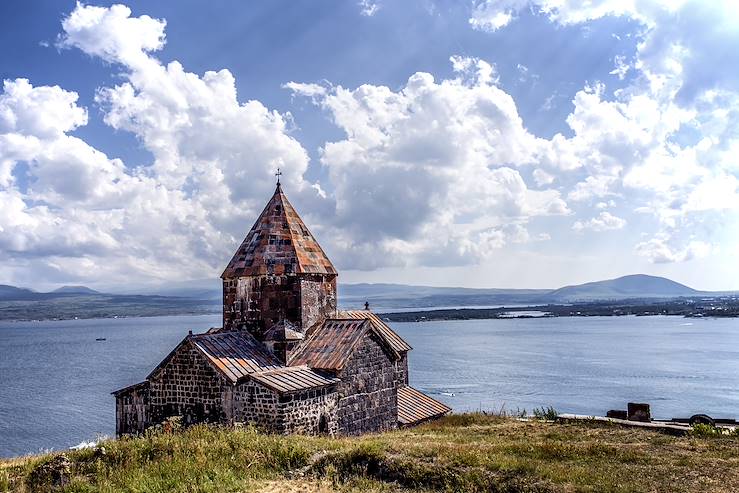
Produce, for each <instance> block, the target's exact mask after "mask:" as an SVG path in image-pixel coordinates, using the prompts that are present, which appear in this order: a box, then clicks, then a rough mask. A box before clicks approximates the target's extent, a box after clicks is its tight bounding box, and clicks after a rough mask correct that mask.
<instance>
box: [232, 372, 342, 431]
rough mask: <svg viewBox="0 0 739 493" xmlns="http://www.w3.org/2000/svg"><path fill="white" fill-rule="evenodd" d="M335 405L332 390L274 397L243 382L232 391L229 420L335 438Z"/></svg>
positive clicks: (268, 392) (269, 429)
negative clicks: (231, 416)
mask: <svg viewBox="0 0 739 493" xmlns="http://www.w3.org/2000/svg"><path fill="white" fill-rule="evenodd" d="M337 402H338V395H337V394H336V392H335V391H334V389H333V388H332V387H324V388H320V389H311V390H305V391H302V392H294V393H287V394H278V393H277V392H275V391H273V390H271V389H268V388H267V387H264V386H263V385H261V384H259V383H256V382H253V381H247V382H244V383H242V384H240V385H238V386H237V387H236V388H235V389H234V395H233V406H234V407H233V421H234V422H237V423H251V424H254V425H255V426H257V427H259V428H261V429H263V430H265V431H268V432H273V433H286V434H287V433H302V434H306V435H317V434H320V433H325V434H329V435H335V434H337V432H338V423H337V418H336V410H337ZM321 418H323V420H322V419H321ZM321 428H324V429H321Z"/></svg>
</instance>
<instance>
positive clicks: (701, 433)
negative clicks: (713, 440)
mask: <svg viewBox="0 0 739 493" xmlns="http://www.w3.org/2000/svg"><path fill="white" fill-rule="evenodd" d="M691 433H692V434H693V436H697V437H716V436H719V435H721V434H722V433H723V432H722V431H721V430H720V429H718V428H716V427H715V426H711V425H709V424H705V423H696V424H694V425H693V429H692V430H691Z"/></svg>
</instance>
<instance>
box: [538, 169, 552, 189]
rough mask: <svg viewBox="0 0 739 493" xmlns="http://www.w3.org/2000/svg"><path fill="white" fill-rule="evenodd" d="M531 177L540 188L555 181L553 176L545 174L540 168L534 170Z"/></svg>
mask: <svg viewBox="0 0 739 493" xmlns="http://www.w3.org/2000/svg"><path fill="white" fill-rule="evenodd" d="M533 176H534V181H535V182H536V184H537V185H539V186H540V187H542V186H544V185H550V184H551V183H552V182H554V180H555V176H554V175H552V174H551V173H547V172H546V171H544V170H543V169H541V168H536V169H535V170H534V171H533Z"/></svg>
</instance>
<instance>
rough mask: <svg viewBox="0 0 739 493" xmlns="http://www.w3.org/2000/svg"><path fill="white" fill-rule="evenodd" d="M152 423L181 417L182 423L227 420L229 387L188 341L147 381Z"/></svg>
mask: <svg viewBox="0 0 739 493" xmlns="http://www.w3.org/2000/svg"><path fill="white" fill-rule="evenodd" d="M149 385H150V391H149V393H150V403H151V409H150V413H151V422H152V424H156V423H160V422H162V421H163V420H164V419H165V418H167V417H169V416H182V420H183V424H190V423H201V422H223V421H228V419H229V416H228V415H230V409H224V406H223V403H224V401H227V400H230V399H226V398H225V397H226V395H225V394H229V393H230V388H229V387H230V386H229V384H228V383H227V382H226V381H225V379H224V378H223V377H222V376H221V375H220V374H218V373H216V371H215V370H214V369H213V368H212V367H211V366H210V364H209V363H208V362H207V360H206V359H205V357H204V356H203V355H202V354H201V353H200V352H199V351H198V350H197V349H195V348H194V347H192V346H191V344H190V343H189V342H188V343H185V344H184V345H183V346H181V347H180V348H179V350H178V351H177V353H176V354H175V355H174V356H173V357H172V359H170V360H169V361H168V362H167V364H166V365H165V366H164V367H163V368H160V369H159V370H158V371H157V373H156V375H155V376H154V377H153V378H152V379H151V380H150V384H149ZM227 412H228V415H227Z"/></svg>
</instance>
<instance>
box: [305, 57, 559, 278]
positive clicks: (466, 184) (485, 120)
mask: <svg viewBox="0 0 739 493" xmlns="http://www.w3.org/2000/svg"><path fill="white" fill-rule="evenodd" d="M451 62H452V66H453V68H454V70H455V73H456V77H454V78H452V79H448V80H442V81H438V82H437V81H436V80H435V79H434V77H433V76H432V75H431V74H428V73H422V72H419V73H416V74H413V75H412V76H411V77H410V78H409V79H408V81H407V83H406V84H405V86H404V87H402V88H401V89H399V90H397V91H393V90H391V89H389V88H387V87H383V86H374V85H369V84H366V85H363V86H360V87H358V88H356V89H346V88H343V87H341V86H337V87H332V88H331V89H330V90H328V91H327V92H326V93H324V94H321V96H322V97H320V98H319V99H318V100H317V104H319V105H320V106H321V107H322V108H324V109H325V110H327V111H328V112H329V113H330V115H331V117H332V118H333V121H334V122H335V123H336V125H338V126H339V127H340V128H341V129H342V130H343V131H344V132H345V134H346V138H345V139H343V140H340V141H337V142H329V143H327V144H326V145H325V146H324V147H323V149H322V153H321V162H322V164H323V165H324V166H326V167H327V168H328V171H329V176H330V178H331V183H332V184H333V186H334V197H335V201H336V202H335V204H336V210H335V213H336V219H335V223H334V225H333V226H334V227H335V228H336V229H337V230H338V231H337V232H336V233H335V234H333V235H332V236H335V237H336V236H341V237H342V238H344V245H345V247H346V253H347V255H348V254H350V252H352V251H356V248H358V247H359V246H360V245H358V244H357V243H358V242H359V243H363V244H370V245H372V248H371V251H372V252H373V253H372V254H370V256H371V257H373V258H375V259H377V260H378V261H382V260H383V259H387V258H400V259H405V261H411V262H412V261H417V262H423V263H426V264H432V265H450V264H459V263H474V262H478V261H479V260H480V259H481V258H485V257H486V256H489V255H490V254H491V252H492V251H493V250H495V249H498V248H501V247H502V246H504V245H505V244H507V243H510V242H512V241H515V240H514V239H513V238H514V236H515V237H516V238H520V237H521V230H519V229H517V230H516V234H515V235H514V234H513V233H511V231H510V230H509V229H507V228H509V227H510V226H511V225H518V226H520V227H521V228H523V227H524V225H525V224H526V223H527V222H528V221H529V220H530V218H532V217H536V216H546V215H560V214H567V213H569V209H568V207H567V205H566V203H565V202H564V200H562V198H561V197H560V193H559V192H558V191H556V190H551V189H546V190H532V189H530V188H529V186H528V185H527V184H526V183H525V181H524V179H523V177H522V176H521V174H520V172H519V171H518V169H516V168H517V167H520V166H526V165H530V164H533V163H534V162H535V161H536V159H537V150H538V149H539V148H540V147H541V146H542V145H543V144H544V143H543V142H542V141H541V140H540V139H538V138H537V137H535V136H534V135H532V134H530V133H529V132H528V131H527V130H526V129H525V127H524V126H523V123H522V121H521V118H520V116H519V115H518V111H517V109H516V104H515V102H514V101H513V99H512V98H511V96H510V95H508V94H507V93H505V92H504V91H503V90H501V89H500V88H499V87H497V85H496V84H497V77H496V75H495V69H494V67H493V66H492V65H490V64H489V63H487V62H485V61H483V60H479V59H474V58H465V57H452V58H451ZM305 87H308V88H309V89H310V90H309V92H307V93H306V90H305ZM291 88H292V89H293V90H294V91H295V93H296V94H306V95H308V96H311V97H315V96H316V94H317V91H313V90H312V87H311V86H306V85H293V86H291ZM398 240H400V242H399V241H398ZM369 265H370V266H375V265H376V263H374V262H370V263H369Z"/></svg>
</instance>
